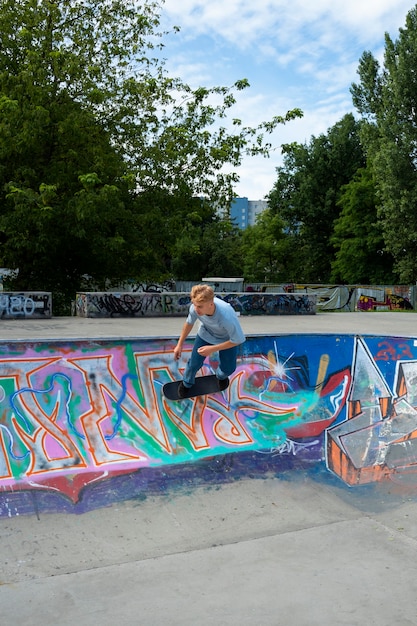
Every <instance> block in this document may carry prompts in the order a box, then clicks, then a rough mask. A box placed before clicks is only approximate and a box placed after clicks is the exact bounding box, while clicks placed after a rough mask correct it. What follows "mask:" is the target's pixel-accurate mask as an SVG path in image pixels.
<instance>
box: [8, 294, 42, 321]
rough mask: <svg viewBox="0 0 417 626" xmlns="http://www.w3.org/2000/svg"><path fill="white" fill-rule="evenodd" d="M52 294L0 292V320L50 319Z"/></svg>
mask: <svg viewBox="0 0 417 626" xmlns="http://www.w3.org/2000/svg"><path fill="white" fill-rule="evenodd" d="M51 317H52V294H51V293H50V292H47V291H0V319H50V318H51Z"/></svg>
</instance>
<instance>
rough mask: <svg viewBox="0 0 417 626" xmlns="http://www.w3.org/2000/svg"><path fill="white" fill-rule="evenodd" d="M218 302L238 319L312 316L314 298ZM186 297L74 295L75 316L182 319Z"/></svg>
mask: <svg viewBox="0 0 417 626" xmlns="http://www.w3.org/2000/svg"><path fill="white" fill-rule="evenodd" d="M216 295H217V296H218V297H219V298H222V299H223V300H226V302H229V303H230V304H231V305H232V306H233V308H234V309H235V310H236V311H239V313H240V314H241V315H314V314H315V313H316V300H315V296H311V295H310V296H308V295H304V294H285V293H281V294H279V293H274V294H272V293H269V294H255V293H241V294H237V293H222V294H219V293H217V294H216ZM189 306H190V295H189V292H187V293H180V292H175V293H168V292H161V293H142V292H140V293H137V292H135V293H133V292H126V293H114V292H81V293H77V295H76V301H75V312H76V315H77V316H78V317H161V316H171V317H178V316H180V317H183V316H186V315H187V313H188V309H189Z"/></svg>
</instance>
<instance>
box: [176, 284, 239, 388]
mask: <svg viewBox="0 0 417 626" xmlns="http://www.w3.org/2000/svg"><path fill="white" fill-rule="evenodd" d="M190 297H191V304H190V308H189V312H188V317H187V319H186V321H185V323H184V326H183V329H182V331H181V335H180V338H179V339H178V343H177V345H176V346H175V348H174V357H175V359H176V360H178V359H179V358H180V357H181V353H182V347H183V344H184V341H185V340H186V339H187V337H188V335H189V334H190V332H191V330H192V329H193V326H194V324H195V322H196V321H197V320H198V321H199V322H200V328H199V329H198V331H197V336H196V338H195V341H194V346H193V349H192V352H191V356H190V358H189V360H188V362H187V365H186V367H185V371H184V376H183V380H182V381H176V382H174V383H168V384H167V385H165V386H164V394H165V396H166V397H170V398H171V399H183V398H189V397H193V396H195V395H203V394H205V393H214V392H216V391H223V390H224V389H226V388H227V387H228V385H229V376H230V375H231V374H232V373H233V372H234V371H235V369H236V359H237V352H238V346H239V345H240V344H242V343H243V342H244V341H245V339H246V338H245V335H244V334H243V331H242V328H241V326H240V323H239V318H238V316H237V315H236V312H235V310H234V309H233V307H232V306H231V305H230V304H229V303H228V302H225V301H224V300H222V299H221V298H217V297H216V296H215V295H214V291H213V289H212V287H210V286H209V285H194V287H193V288H192V289H191V294H190ZM214 352H218V353H219V365H218V367H217V369H216V371H215V375H214V376H203V377H198V379H197V381H196V374H197V372H198V370H199V369H200V368H201V367H202V365H203V363H204V360H205V359H206V357H208V356H210V355H211V354H213V353H214ZM208 379H210V380H208ZM175 396H176V397H175Z"/></svg>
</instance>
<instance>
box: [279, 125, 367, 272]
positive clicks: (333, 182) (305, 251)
mask: <svg viewBox="0 0 417 626" xmlns="http://www.w3.org/2000/svg"><path fill="white" fill-rule="evenodd" d="M283 151H284V165H283V166H282V167H280V168H278V169H277V173H278V178H277V181H276V183H275V185H274V188H273V190H272V191H271V193H270V194H269V206H270V208H271V210H272V211H273V212H275V213H276V214H277V215H279V216H280V217H281V219H282V220H283V222H284V228H285V232H286V234H287V236H288V238H289V239H290V240H291V248H292V249H293V250H294V252H295V251H296V253H297V254H296V255H295V254H294V253H293V254H292V255H291V257H290V258H292V261H293V264H292V265H289V272H290V274H291V275H293V276H294V275H296V280H297V281H302V282H328V281H329V280H330V277H331V265H332V261H333V257H334V248H333V245H332V242H331V237H332V235H333V229H334V225H335V221H336V220H337V218H338V217H339V213H340V206H339V204H338V201H339V199H340V195H341V189H342V187H343V185H346V184H347V183H348V182H349V181H350V180H351V178H352V176H353V175H354V173H355V172H356V170H357V169H358V168H359V167H361V166H363V165H364V162H365V159H364V154H363V151H362V148H361V144H360V139H359V125H358V123H357V122H356V120H355V119H354V117H353V115H352V114H347V115H345V116H344V117H343V119H342V120H341V121H340V122H337V123H336V124H335V125H334V126H333V127H331V128H330V129H329V130H328V132H327V134H322V135H319V136H318V137H314V136H313V137H312V139H311V141H310V143H309V144H304V145H301V144H297V143H293V144H288V145H285V146H283ZM289 260H290V259H289Z"/></svg>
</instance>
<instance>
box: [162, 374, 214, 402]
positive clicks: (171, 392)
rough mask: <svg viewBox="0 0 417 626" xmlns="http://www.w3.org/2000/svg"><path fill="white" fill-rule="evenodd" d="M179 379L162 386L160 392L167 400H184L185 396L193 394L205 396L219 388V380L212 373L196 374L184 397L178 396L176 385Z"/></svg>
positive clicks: (192, 395) (193, 396) (188, 396)
mask: <svg viewBox="0 0 417 626" xmlns="http://www.w3.org/2000/svg"><path fill="white" fill-rule="evenodd" d="M180 382H181V381H180V380H175V381H174V382H173V383H166V384H165V385H164V386H163V387H162V392H163V394H164V396H165V397H166V398H168V400H184V399H185V398H195V396H205V395H206V394H208V393H217V392H219V391H220V389H219V381H218V379H217V378H216V376H214V375H210V376H197V378H196V379H195V383H194V385H193V386H192V387H190V389H187V395H186V396H184V398H180V397H179V396H178V385H179V384H180Z"/></svg>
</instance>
